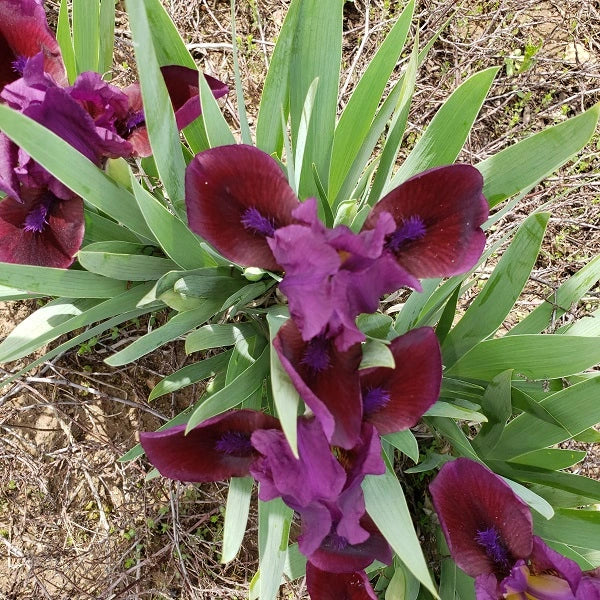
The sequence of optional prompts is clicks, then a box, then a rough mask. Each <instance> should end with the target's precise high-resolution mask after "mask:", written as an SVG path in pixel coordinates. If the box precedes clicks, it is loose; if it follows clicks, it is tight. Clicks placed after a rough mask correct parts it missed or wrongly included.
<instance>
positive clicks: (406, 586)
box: [385, 564, 447, 600]
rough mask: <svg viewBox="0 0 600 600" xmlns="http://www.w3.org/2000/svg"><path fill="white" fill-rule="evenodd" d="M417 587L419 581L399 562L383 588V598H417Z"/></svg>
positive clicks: (398, 599) (386, 599)
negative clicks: (384, 588)
mask: <svg viewBox="0 0 600 600" xmlns="http://www.w3.org/2000/svg"><path fill="white" fill-rule="evenodd" d="M419 587H420V585H419V582H418V581H417V580H416V579H415V578H414V577H413V576H412V574H411V572H410V571H408V570H407V569H406V568H405V567H404V565H402V564H399V565H397V566H396V570H395V571H394V575H393V576H392V579H391V581H390V583H389V584H388V586H387V588H386V590H385V600H417V596H418V595H419ZM440 594H441V590H440ZM442 597H443V598H447V596H440V598H442Z"/></svg>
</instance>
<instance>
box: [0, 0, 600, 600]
mask: <svg viewBox="0 0 600 600" xmlns="http://www.w3.org/2000/svg"><path fill="white" fill-rule="evenodd" d="M47 5H48V8H49V11H50V13H51V15H56V7H57V2H56V1H50V2H47ZM120 5H121V3H119V6H120ZM164 5H165V6H166V7H167V8H168V9H169V11H170V13H171V15H172V16H173V19H174V21H175V23H176V25H177V27H178V29H179V30H180V31H181V32H182V34H183V35H184V38H185V40H186V43H189V44H190V47H191V48H192V52H193V54H194V56H195V58H196V60H197V63H198V65H199V66H200V67H201V68H202V69H204V70H205V71H207V72H208V73H210V74H214V75H216V76H218V77H220V78H224V79H226V80H228V82H229V83H230V84H231V83H232V80H233V77H232V72H233V71H232V59H231V45H230V44H231V40H230V32H229V2H226V1H224V0H197V1H195V2H184V1H183V0H169V1H167V0H165V1H164ZM287 5H288V2H286V1H284V0H253V1H251V2H250V1H249V2H238V7H237V12H236V16H237V19H238V22H237V33H238V36H239V37H240V38H241V40H242V51H241V57H240V60H241V69H242V73H243V74H244V86H245V90H246V97H247V101H248V104H249V107H248V108H249V112H250V119H251V123H252V122H253V119H254V118H255V117H256V113H257V106H258V101H259V99H260V93H261V86H262V81H263V78H264V73H265V66H266V64H267V63H268V60H269V56H270V54H271V52H272V48H273V42H274V40H275V39H276V35H277V32H278V30H279V28H280V26H281V23H282V21H283V17H284V16H285V10H286V7H287ZM367 5H368V7H369V10H368V18H367V14H366V12H365V3H364V2H363V1H362V0H355V1H354V2H347V3H346V5H345V9H344V10H345V27H344V29H345V38H344V65H343V66H344V70H343V75H342V84H343V86H344V88H343V89H344V90H345V93H344V94H343V96H342V101H341V104H342V105H343V104H344V103H345V102H346V101H347V98H348V92H349V91H350V90H351V89H352V86H353V84H354V83H355V82H356V80H357V77H358V76H359V75H360V74H361V73H362V72H363V70H364V67H365V65H366V63H367V61H368V60H369V59H370V58H371V57H372V56H373V53H374V51H375V50H376V48H377V47H378V45H379V44H380V43H381V41H382V40H383V38H384V36H385V34H386V32H387V31H388V30H389V27H390V25H391V23H392V19H393V18H394V17H395V16H397V14H399V12H400V9H401V8H402V6H403V3H402V2H396V1H394V0H392V1H391V2H389V1H388V0H373V1H371V2H370V3H367ZM453 13H454V14H453ZM452 15H453V16H452ZM450 17H451V21H450V23H449V25H448V27H447V28H446V29H445V30H444V32H443V33H442V35H441V36H440V39H439V40H438V41H437V42H436V43H435V45H434V47H433V49H432V51H431V52H430V55H429V58H428V59H427V61H426V62H425V64H424V65H423V67H422V68H421V70H420V75H419V80H418V85H417V91H416V94H415V100H414V103H413V109H412V112H411V115H410V118H409V129H408V134H407V148H409V147H410V146H411V145H412V144H414V141H415V139H417V138H418V136H419V135H420V133H421V132H422V131H423V129H424V127H425V126H426V124H427V123H428V122H429V121H430V120H431V117H432V116H433V114H434V113H435V111H436V110H437V108H438V107H439V106H440V104H441V102H443V101H444V100H445V99H446V98H447V97H448V95H449V94H450V93H451V91H452V90H454V89H455V88H456V87H457V85H459V84H460V83H461V82H462V81H464V80H465V79H466V78H467V77H468V76H469V75H471V74H473V73H475V72H477V71H479V70H481V69H484V68H487V67H490V66H494V65H499V66H501V67H502V69H501V71H500V73H499V75H498V77H497V80H496V82H495V83H494V86H493V88H492V90H491V93H490V95H489V98H488V100H487V101H486V103H485V104H484V107H483V109H482V112H481V116H480V119H479V120H478V122H477V124H476V126H475V127H474V129H473V132H472V134H471V136H470V138H469V140H468V142H467V144H466V146H465V149H464V151H463V152H462V154H461V157H460V159H461V160H463V161H465V162H477V161H479V160H481V159H484V158H486V157H487V156H489V155H491V154H492V153H495V152H497V151H499V150H500V149H502V148H504V147H506V146H508V145H510V144H512V143H513V142H515V141H516V140H518V139H521V138H523V137H524V136H526V135H528V134H530V133H532V132H535V131H539V130H541V129H542V128H543V127H545V126H547V125H549V124H553V123H557V122H560V121H562V120H563V119H565V118H567V117H568V116H571V115H574V114H577V113H579V112H581V111H582V110H584V109H585V108H588V107H590V106H591V105H592V104H594V103H595V102H597V101H598V100H600V92H599V90H600V46H599V45H598V41H597V33H598V30H599V28H600V4H599V3H598V2H595V1H591V0H583V1H581V0H577V1H573V0H566V1H563V2H553V1H538V0H495V1H481V0H479V1H476V0H462V1H459V2H453V1H448V0H423V1H421V2H419V3H418V10H417V19H416V20H415V22H418V23H419V37H420V40H421V44H422V45H423V44H425V43H426V42H427V40H429V39H430V38H431V36H432V35H433V34H434V32H435V31H436V30H437V29H438V28H439V27H440V26H441V25H442V24H443V23H444V22H445V20H446V19H448V18H450ZM117 24H118V28H119V30H118V36H117V42H116V51H117V52H116V65H115V81H116V82H117V83H118V84H124V83H125V82H128V81H130V80H131V79H132V76H131V70H130V69H129V68H128V67H127V65H132V64H133V59H132V52H131V41H130V36H129V33H128V31H127V30H126V24H127V21H126V18H125V15H124V14H123V13H122V12H120V11H119V14H118V19H117ZM412 34H414V30H413V32H412ZM534 49H535V50H534ZM528 53H530V54H531V53H533V56H532V57H531V60H530V61H529V59H527V60H528V61H529V62H525V61H524V59H523V56H524V55H527V54H528ZM525 67H527V68H525ZM396 76H397V75H396ZM225 113H226V115H227V117H228V119H229V120H230V122H231V123H232V124H233V125H234V126H235V123H236V116H235V114H236V108H235V98H234V95H233V94H231V95H230V96H229V98H228V99H227V101H226V103H225ZM599 144H600V139H599V138H598V137H595V138H594V139H593V140H592V142H591V143H590V144H589V145H588V146H587V147H586V148H585V149H584V150H583V151H582V152H581V153H580V155H579V156H578V157H577V159H576V160H575V161H573V162H572V163H570V164H569V165H567V166H566V167H565V168H563V169H562V170H561V171H560V172H559V173H558V174H556V175H553V176H552V177H550V178H548V179H547V180H546V181H545V182H544V183H542V184H541V185H540V186H538V187H537V188H536V189H535V190H533V191H532V193H531V194H530V195H529V196H528V197H527V198H526V199H525V200H524V201H523V203H522V204H521V205H520V206H519V208H518V209H517V210H515V211H514V212H513V213H512V214H510V215H509V216H508V217H507V218H506V220H507V221H511V222H514V221H520V220H522V219H523V218H524V217H525V216H526V215H527V214H529V212H530V211H531V210H532V209H534V208H536V207H538V206H540V205H541V204H543V203H544V202H548V201H549V200H552V201H553V205H552V209H551V210H552V215H553V216H552V219H551V223H550V227H549V231H548V234H547V236H546V240H545V243H544V246H543V250H542V253H541V255H540V258H539V260H538V263H537V264H536V267H535V270H534V272H533V276H532V279H531V282H530V284H529V285H528V287H527V289H526V291H525V293H524V294H523V296H522V298H521V299H520V300H519V302H518V304H517V310H516V312H515V313H514V314H513V315H511V317H510V319H509V320H508V321H507V323H506V327H510V326H511V325H512V324H513V323H514V320H517V319H518V318H520V317H522V316H523V315H524V314H526V313H527V312H529V311H530V310H531V309H532V308H534V307H535V306H536V305H537V304H539V303H540V302H541V301H543V298H545V297H548V296H549V295H550V294H551V293H552V291H553V290H554V289H556V287H557V286H558V285H559V284H560V283H561V282H562V281H564V280H565V279H566V278H567V277H568V276H570V275H571V274H572V273H574V272H575V271H577V270H578V269H579V268H581V267H582V266H583V265H584V264H585V263H586V262H587V261H588V260H589V259H590V258H591V257H593V256H595V254H596V253H597V252H598V247H599V245H600V208H599V207H600V189H599V187H600V163H599V160H598V145H599ZM491 268H492V266H491V265H490V266H489V267H486V269H485V270H484V272H483V273H482V277H485V276H486V273H489V272H490V271H491ZM598 292H599V290H598V288H597V287H596V288H594V290H592V292H590V293H589V294H587V295H586V297H585V298H584V299H583V301H582V302H581V303H580V304H578V305H577V306H575V307H573V308H572V310H571V311H570V312H569V313H568V314H567V315H565V316H564V317H562V318H561V319H560V322H559V323H556V326H558V325H560V324H562V323H564V322H567V321H569V320H572V319H574V318H576V317H580V316H582V315H585V314H589V313H590V312H592V311H593V310H595V309H597V308H598ZM34 307H35V302H33V301H31V302H24V303H23V302H21V303H7V304H6V305H5V306H2V307H0V339H1V338H2V337H4V335H6V333H7V332H8V331H9V330H10V329H11V328H12V327H13V326H14V324H16V323H17V322H19V321H20V320H21V319H22V318H23V317H24V316H25V315H26V314H28V313H29V312H30V311H31V310H32V309H33V308H34ZM156 318H158V319H162V318H164V315H157V317H156ZM151 323H152V322H151V321H149V320H148V319H146V320H145V321H144V320H141V321H140V322H131V323H127V324H124V325H123V326H121V327H120V328H119V331H118V336H117V337H116V339H113V338H112V335H111V333H108V334H107V335H105V336H103V337H101V338H100V339H99V340H98V341H97V343H96V344H95V346H93V348H86V347H80V348H78V349H77V350H73V351H71V352H69V353H67V354H65V355H64V356H60V357H57V358H56V359H54V360H52V361H50V362H49V363H47V364H45V365H44V366H42V367H41V368H39V369H38V370H36V371H34V372H33V373H29V374H28V375H27V376H25V377H24V378H22V379H21V380H19V382H18V383H17V385H15V386H12V387H10V388H7V389H2V390H1V391H0V431H1V435H0V458H1V460H0V597H3V598H6V599H11V600H28V599H30V598H36V599H37V598H46V599H52V600H63V599H64V600H66V599H67V598H68V599H77V600H79V599H82V600H84V599H88V598H90V599H91V598H97V599H101V600H113V599H117V598H118V599H137V598H148V599H150V598H151V599H159V598H165V599H168V598H180V599H190V600H191V599H209V598H243V597H246V596H247V589H248V584H249V580H250V579H251V577H252V576H253V573H254V570H255V568H256V564H255V558H256V549H255V543H256V529H255V527H256V526H255V523H256V520H255V519H253V518H251V523H254V525H251V529H250V531H249V532H248V534H247V537H246V540H247V542H246V544H245V545H244V549H243V551H242V553H241V556H240V557H239V558H238V560H236V561H234V562H233V563H231V564H229V565H226V566H223V565H220V564H219V547H220V530H221V528H222V524H223V512H222V507H223V505H224V502H225V498H226V489H225V488H224V486H220V485H206V486H186V485H181V484H178V483H173V482H169V481H166V480H163V479H162V478H156V479H152V480H150V481H146V479H145V476H146V474H147V473H148V471H149V466H148V464H147V463H146V462H145V461H144V460H137V461H134V462H130V463H119V462H117V461H116V459H117V458H118V457H119V456H121V455H122V454H123V453H124V452H126V451H127V450H129V449H130V448H131V447H132V446H133V445H134V444H135V441H136V432H137V431H139V430H144V429H146V430H153V429H156V428H157V427H158V426H159V425H160V424H161V423H163V422H165V421H166V420H167V419H169V418H171V417H172V416H174V415H175V414H177V413H178V412H179V411H180V410H182V409H183V408H184V407H186V406H188V405H189V404H190V403H192V402H193V401H194V400H195V399H196V398H197V397H198V395H199V393H200V391H201V390H200V388H199V387H198V386H195V387H192V388H188V389H187V390H185V391H182V392H180V393H177V394H174V395H170V396H164V397H162V398H159V399H157V400H155V401H153V402H152V403H148V402H147V397H148V394H149V392H150V390H151V389H152V388H153V386H154V385H155V384H156V383H157V382H158V381H159V380H160V378H161V377H163V376H165V375H167V374H169V373H171V372H173V371H174V370H176V369H178V368H180V367H181V366H183V365H184V364H187V362H190V361H191V359H192V358H193V357H187V356H186V355H185V353H184V351H183V344H182V343H181V342H176V343H173V344H169V345H167V346H165V347H163V348H162V349H161V350H160V351H158V352H156V353H154V354H153V355H152V356H150V357H147V358H144V359H143V360H140V361H138V362H137V363H135V364H134V365H131V366H128V367H126V368H121V369H111V368H109V367H107V366H106V365H105V364H104V363H103V362H102V359H103V358H105V357H106V356H108V355H109V354H110V353H111V352H113V351H114V350H115V349H116V348H118V347H121V346H122V345H123V344H124V343H126V342H128V341H130V340H132V339H134V338H135V337H137V336H139V335H141V334H143V332H144V331H145V330H147V328H148V327H151V326H152V324H151ZM22 362H23V361H21V363H22ZM18 366H19V365H12V364H11V365H4V367H3V368H4V369H5V370H6V372H11V371H13V370H14V369H15V368H17V367H18ZM2 394H3V395H2ZM586 449H587V450H588V457H587V458H586V460H585V461H584V462H583V463H582V464H581V465H579V468H580V472H581V473H584V474H588V475H591V476H596V477H598V474H599V472H600V452H599V451H598V448H592V447H587V448H586ZM283 597H285V598H297V599H300V598H305V597H306V596H305V590H304V588H303V586H302V583H301V582H299V583H298V584H297V585H294V586H289V587H288V588H287V590H286V592H285V596H283V595H282V598H283Z"/></svg>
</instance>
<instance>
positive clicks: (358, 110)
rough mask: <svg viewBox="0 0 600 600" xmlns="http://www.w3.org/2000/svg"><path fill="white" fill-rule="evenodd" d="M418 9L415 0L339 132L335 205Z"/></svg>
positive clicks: (331, 192) (334, 154) (332, 179)
mask: <svg viewBox="0 0 600 600" xmlns="http://www.w3.org/2000/svg"><path fill="white" fill-rule="evenodd" d="M414 8H415V5H414V1H413V0H411V1H410V2H408V4H407V5H406V8H405V9H404V10H403V12H402V14H401V15H400V16H399V17H398V20H397V21H396V23H395V24H394V26H393V27H392V28H391V29H390V32H389V33H388V34H387V36H386V38H385V40H384V42H383V43H382V44H381V46H380V47H379V49H378V51H377V53H376V54H375V56H374V57H373V58H372V59H371V61H370V63H369V66H368V67H367V69H366V71H365V72H364V74H363V75H362V77H361V78H360V81H359V82H358V84H357V85H356V87H355V88H354V91H353V92H352V96H351V97H350V99H349V100H348V104H346V107H345V108H344V111H343V112H342V115H341V117H340V120H339V122H338V124H337V126H336V128H335V135H334V138H333V147H332V149H331V165H330V167H329V169H330V171H329V186H328V192H327V195H328V196H329V198H330V201H331V203H332V204H333V205H337V204H338V203H339V202H336V201H335V200H336V199H337V196H338V192H339V191H340V189H341V187H342V183H343V182H344V179H345V178H346V176H347V175H348V172H349V171H350V168H351V167H352V163H353V162H354V160H355V158H356V156H357V154H358V152H359V150H360V147H361V145H362V144H363V142H364V140H365V138H366V137H367V135H368V133H369V129H370V127H371V124H372V122H373V119H374V118H375V113H376V112H377V108H378V106H379V102H380V100H381V97H382V95H383V92H384V90H385V86H386V85H387V84H388V82H389V79H390V75H391V73H392V71H393V69H394V67H395V66H396V63H397V61H398V59H399V57H400V54H401V53H402V49H403V47H404V43H405V41H406V36H407V34H408V30H409V27H410V24H411V21H412V16H413V13H414ZM403 85H404V84H403ZM340 200H344V198H340Z"/></svg>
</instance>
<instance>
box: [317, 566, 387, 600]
mask: <svg viewBox="0 0 600 600" xmlns="http://www.w3.org/2000/svg"><path fill="white" fill-rule="evenodd" d="M306 588H307V590H308V593H309V595H310V597H311V598H312V599H313V600H377V595H376V594H375V591H374V590H373V587H372V586H371V582H370V581H369V578H368V577H367V574H366V573H365V572H364V571H355V572H354V573H330V572H328V571H321V569H318V568H317V567H315V565H313V564H312V563H311V562H310V561H309V562H307V563H306Z"/></svg>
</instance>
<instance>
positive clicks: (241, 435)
mask: <svg viewBox="0 0 600 600" xmlns="http://www.w3.org/2000/svg"><path fill="white" fill-rule="evenodd" d="M185 429H186V426H185V425H180V426H177V427H171V428H170V429H165V430H164V431H156V432H143V433H140V443H141V444H142V447H143V448H144V452H145V453H146V456H147V457H148V460H149V461H150V462H151V463H152V464H153V465H154V466H155V467H156V468H157V469H158V470H159V471H160V473H161V475H163V476H164V477H168V478H170V479H176V480H178V481H197V482H200V481H221V480H225V479H229V478H230V477H245V476H247V475H249V474H250V466H251V464H252V463H253V462H254V461H255V460H257V459H258V458H259V457H260V455H259V453H258V452H257V450H256V449H255V448H254V447H253V445H252V443H251V436H252V434H253V433H254V432H255V431H257V430H261V429H275V430H278V429H279V421H278V420H277V419H275V418H274V417H271V416H269V415H266V414H264V413H262V412H258V411H254V410H247V409H245V410H235V411H229V412H226V413H223V414H220V415H217V416H216V417H212V418H211V419H208V420H206V421H204V422H203V423H201V424H200V425H198V426H197V427H195V428H194V429H192V430H191V431H190V432H189V433H188V434H187V435H186V434H185Z"/></svg>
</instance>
